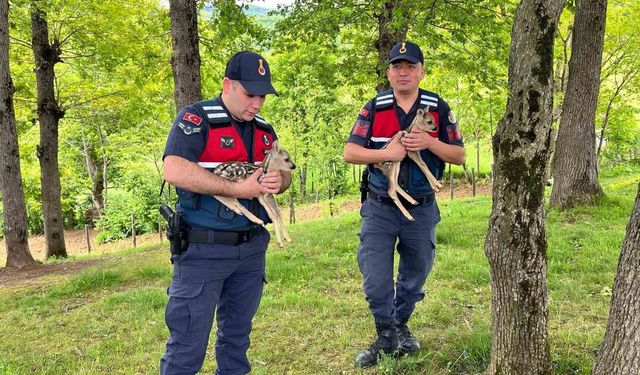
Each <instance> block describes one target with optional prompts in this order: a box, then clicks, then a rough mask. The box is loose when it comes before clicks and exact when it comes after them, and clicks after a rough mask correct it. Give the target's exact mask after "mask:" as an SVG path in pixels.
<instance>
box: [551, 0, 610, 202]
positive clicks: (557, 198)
mask: <svg viewBox="0 0 640 375" xmlns="http://www.w3.org/2000/svg"><path fill="white" fill-rule="evenodd" d="M606 14H607V0H591V1H587V0H583V1H580V2H578V6H577V8H576V15H575V19H574V22H573V35H572V42H571V46H572V49H573V50H572V53H571V58H570V59H569V80H568V83H567V92H566V95H565V98H564V103H563V104H562V117H561V119H560V128H559V130H558V140H557V141H556V142H557V144H556V151H555V158H554V163H553V190H552V191H551V198H550V201H549V203H550V206H551V207H559V208H565V207H571V206H574V205H576V204H584V203H586V204H589V203H591V202H593V201H594V200H595V199H596V198H597V197H599V196H601V195H602V194H603V191H602V187H600V183H599V182H598V159H597V156H596V134H595V133H596V130H595V115H596V106H597V104H598V92H599V91H600V68H601V66H602V49H603V45H604V28H605V21H606Z"/></svg>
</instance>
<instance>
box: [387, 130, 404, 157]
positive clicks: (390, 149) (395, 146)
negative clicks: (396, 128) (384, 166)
mask: <svg viewBox="0 0 640 375" xmlns="http://www.w3.org/2000/svg"><path fill="white" fill-rule="evenodd" d="M401 138H402V132H398V133H396V135H394V136H393V138H391V141H390V142H389V144H388V145H387V147H385V148H384V149H382V150H381V151H382V152H384V161H401V160H402V159H404V158H405V156H407V149H406V148H405V146H404V145H403V144H402V143H401Z"/></svg>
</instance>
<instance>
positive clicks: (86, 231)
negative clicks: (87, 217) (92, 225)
mask: <svg viewBox="0 0 640 375" xmlns="http://www.w3.org/2000/svg"><path fill="white" fill-rule="evenodd" d="M84 237H85V238H86V239H87V253H90V252H91V238H90V237H89V226H88V225H85V226H84Z"/></svg>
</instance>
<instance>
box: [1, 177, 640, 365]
mask: <svg viewBox="0 0 640 375" xmlns="http://www.w3.org/2000/svg"><path fill="white" fill-rule="evenodd" d="M639 177H640V171H638V170H637V169H636V170H623V169H618V170H616V171H612V172H608V173H607V174H606V175H604V176H602V181H603V187H604V189H605V191H606V193H607V196H606V197H605V198H603V199H602V200H601V201H600V202H599V203H598V204H597V205H595V206H593V207H579V208H575V209H572V210H569V211H565V212H556V211H551V212H549V213H548V225H547V235H548V243H549V250H548V257H549V275H548V280H549V288H550V298H551V301H550V323H549V333H550V338H551V350H552V354H553V358H554V363H555V366H556V370H557V373H558V374H588V373H589V372H590V368H591V365H592V362H593V357H594V354H595V352H596V351H597V349H598V346H599V344H600V341H601V340H602V337H603V334H604V328H605V325H606V319H607V315H608V311H609V300H610V295H611V287H612V285H613V278H614V276H615V270H616V266H617V260H618V254H619V251H620V246H621V243H622V239H623V237H624V231H625V228H626V225H627V222H628V220H629V215H630V213H631V208H632V206H633V202H634V199H635V194H636V189H637V183H638V180H639ZM439 204H440V210H441V213H442V218H443V220H442V222H441V223H440V224H439V226H438V247H437V256H436V262H435V266H434V269H433V272H432V273H431V275H430V276H429V279H428V281H427V285H426V286H425V289H426V291H427V297H426V298H425V300H424V301H422V302H421V303H419V304H418V306H417V308H416V311H415V313H414V317H413V318H412V320H411V322H410V326H411V328H412V330H413V332H414V333H415V334H416V336H418V337H419V338H420V340H421V343H422V347H423V349H422V350H421V351H420V352H418V353H417V354H415V355H412V356H410V357H404V358H400V359H397V360H395V359H391V358H387V359H385V360H384V361H383V362H382V363H380V364H379V365H378V366H377V367H375V368H373V369H369V370H358V369H355V368H354V365H353V359H354V356H355V354H356V353H357V352H358V351H359V350H361V349H362V348H364V347H365V346H367V345H369V344H370V342H371V340H372V339H373V337H374V327H373V322H372V319H371V317H370V314H369V311H368V308H367V305H366V302H365V300H364V296H363V293H362V289H361V276H360V273H359V271H358V268H357V262H356V247H357V243H358V240H357V236H356V233H357V232H358V230H359V226H360V217H359V215H358V214H357V213H353V212H352V213H347V214H344V215H341V216H337V217H332V218H329V219H324V220H318V221H312V222H306V223H301V224H295V225H291V226H290V227H289V232H290V234H291V237H292V238H293V239H294V243H293V244H290V245H288V246H286V247H285V248H284V249H279V248H277V247H275V246H273V245H272V246H271V247H270V249H269V251H268V259H267V278H268V284H267V285H266V288H265V291H264V296H263V299H262V303H261V306H260V309H259V311H258V314H257V316H256V319H255V320H254V329H253V333H252V336H251V339H252V344H251V349H250V351H249V356H250V359H251V361H252V364H253V369H254V371H253V373H254V374H256V375H266V374H269V375H271V374H475V373H479V372H481V371H483V370H484V369H485V368H486V366H487V364H488V358H489V353H490V326H491V321H490V312H491V303H490V301H491V291H490V288H489V269H488V263H487V260H486V258H485V256H484V250H483V244H484V238H485V234H486V230H487V222H488V217H489V215H490V212H491V197H489V196H481V197H476V198H468V199H464V200H454V201H449V200H443V201H441V202H440V203H439ZM167 254H168V249H167V243H166V242H165V243H164V246H161V245H155V246H148V247H145V248H138V249H136V250H132V249H126V250H123V251H121V252H118V253H117V254H111V255H108V256H103V257H102V258H100V259H101V260H102V261H101V262H100V263H97V265H94V266H92V267H91V268H87V269H84V270H82V271H81V272H79V273H76V274H72V275H56V274H54V275H49V276H45V277H43V278H40V279H37V280H33V281H32V282H29V283H26V284H25V283H23V284H20V285H14V286H9V287H4V288H3V289H2V290H0V374H2V375H4V374H47V375H49V374H51V375H53V374H61V375H62V374H65V375H66V374H105V373H109V374H155V373H157V372H158V361H159V358H160V357H161V355H162V353H163V352H164V343H165V340H166V338H167V334H168V331H167V329H166V326H165V324H164V307H165V304H166V301H167V296H166V292H165V290H166V287H167V285H168V283H169V281H170V278H171V265H170V263H169V260H168V256H167ZM214 369H215V363H214V360H213V342H211V343H210V347H209V352H208V355H207V360H206V361H205V365H204V368H203V370H202V373H203V374H210V373H212V372H213V371H214Z"/></svg>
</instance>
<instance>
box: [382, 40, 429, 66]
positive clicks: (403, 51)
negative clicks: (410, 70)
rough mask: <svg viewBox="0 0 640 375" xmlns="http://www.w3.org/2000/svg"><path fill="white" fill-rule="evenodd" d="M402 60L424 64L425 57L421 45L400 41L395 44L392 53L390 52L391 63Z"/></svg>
mask: <svg viewBox="0 0 640 375" xmlns="http://www.w3.org/2000/svg"><path fill="white" fill-rule="evenodd" d="M400 60H407V61H409V62H412V63H414V64H417V63H421V64H424V57H423V56H422V51H421V50H420V47H418V45H417V44H415V43H411V42H402V43H398V44H396V45H395V46H393V48H391V53H390V54H389V64H392V63H394V62H396V61H400Z"/></svg>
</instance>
